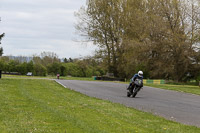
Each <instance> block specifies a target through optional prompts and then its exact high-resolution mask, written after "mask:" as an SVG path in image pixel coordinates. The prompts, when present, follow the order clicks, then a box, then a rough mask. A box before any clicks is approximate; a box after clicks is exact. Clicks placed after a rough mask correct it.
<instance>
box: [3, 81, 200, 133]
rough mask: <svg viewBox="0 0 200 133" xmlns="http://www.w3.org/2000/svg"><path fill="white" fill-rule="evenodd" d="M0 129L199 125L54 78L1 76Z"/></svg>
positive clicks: (181, 129) (186, 131) (96, 130)
mask: <svg viewBox="0 0 200 133" xmlns="http://www.w3.org/2000/svg"><path fill="white" fill-rule="evenodd" d="M0 132H20V133H21V132H45V133H47V132H67V133H73V132H74V133H84V132H85V133H110V132H115V133H122V132H124V133H129V132H130V133H136V132H139V133H153V132H162V133H197V132H200V128H197V127H193V126H186V125H182V124H179V123H176V122H172V121H168V120H165V119H163V118H160V117H157V116H154V115H151V114H150V113H144V112H141V111H137V110H134V109H132V108H128V107H125V106H123V105H120V104H115V103H111V102H109V101H104V100H99V99H95V98H90V97H88V96H85V95H82V94H80V93H77V92H74V91H71V90H69V89H66V88H64V87H62V86H60V85H58V84H57V83H55V81H50V80H41V79H39V80H36V79H12V78H7V79H5V78H4V79H1V80H0Z"/></svg>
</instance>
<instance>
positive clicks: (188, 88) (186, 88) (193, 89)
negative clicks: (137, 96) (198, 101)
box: [145, 84, 200, 95]
mask: <svg viewBox="0 0 200 133" xmlns="http://www.w3.org/2000/svg"><path fill="white" fill-rule="evenodd" d="M145 86H150V87H155V88H161V89H166V90H174V91H179V92H185V93H192V94H196V95H200V87H199V86H192V85H169V84H160V85H159V84H145Z"/></svg>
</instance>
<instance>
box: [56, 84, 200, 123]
mask: <svg viewBox="0 0 200 133" xmlns="http://www.w3.org/2000/svg"><path fill="white" fill-rule="evenodd" d="M56 81H57V82H58V83H60V84H62V85H63V86H65V87H66V88H70V89H72V90H75V91H77V92H80V93H83V94H85V95H88V96H91V97H96V98H99V99H104V100H109V101H112V102H114V103H120V104H124V105H126V106H128V107H133V108H136V109H139V110H142V111H145V112H151V113H153V114H155V115H159V116H162V117H164V118H166V119H169V120H173V121H177V122H180V123H183V124H187V125H194V126H197V127H200V96H197V95H192V94H186V93H182V92H176V91H169V90H163V89H157V88H152V87H144V89H142V90H141V91H140V92H139V93H138V94H137V96H136V98H128V97H127V96H126V93H127V91H126V87H127V86H128V84H120V83H111V82H95V81H76V80H56Z"/></svg>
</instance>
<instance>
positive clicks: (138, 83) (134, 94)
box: [127, 79, 143, 97]
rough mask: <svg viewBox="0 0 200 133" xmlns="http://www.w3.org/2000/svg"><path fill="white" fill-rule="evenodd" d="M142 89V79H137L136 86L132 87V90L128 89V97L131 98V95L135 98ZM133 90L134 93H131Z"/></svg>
mask: <svg viewBox="0 0 200 133" xmlns="http://www.w3.org/2000/svg"><path fill="white" fill-rule="evenodd" d="M133 87H134V88H133ZM142 87H143V81H142V79H136V80H135V81H134V86H131V88H128V89H127V90H128V92H127V97H130V96H131V95H132V97H135V96H136V95H137V93H138V92H139V91H140V89H141V88H142ZM132 89H133V91H132V92H131V90H132Z"/></svg>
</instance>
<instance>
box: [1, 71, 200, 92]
mask: <svg viewBox="0 0 200 133" xmlns="http://www.w3.org/2000/svg"><path fill="white" fill-rule="evenodd" d="M3 78H14V79H16V78H27V79H32V78H36V79H37V78H41V79H42V78H44V79H56V76H47V77H41V76H30V77H29V76H15V75H3ZM60 79H63V80H86V81H99V82H102V81H100V80H94V78H92V77H60ZM104 82H111V81H104ZM116 82H117V81H116ZM117 83H124V84H127V85H128V84H129V82H117ZM144 86H149V87H156V88H160V89H166V90H174V91H179V92H185V93H191V94H196V95H200V87H199V86H194V85H181V84H180V85H172V84H160V85H159V84H144Z"/></svg>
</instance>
